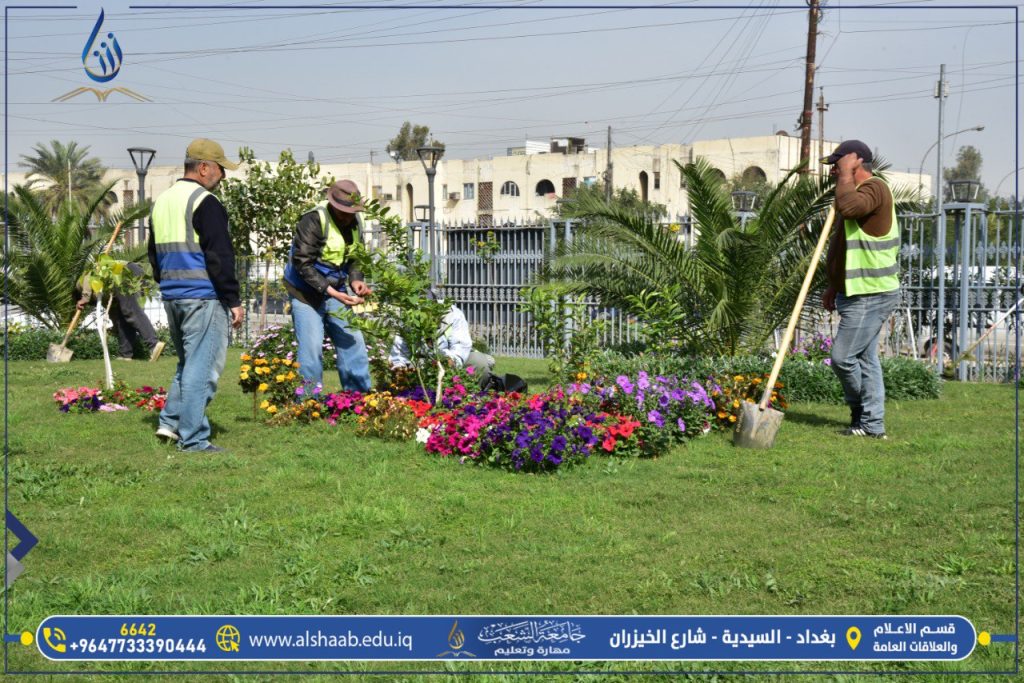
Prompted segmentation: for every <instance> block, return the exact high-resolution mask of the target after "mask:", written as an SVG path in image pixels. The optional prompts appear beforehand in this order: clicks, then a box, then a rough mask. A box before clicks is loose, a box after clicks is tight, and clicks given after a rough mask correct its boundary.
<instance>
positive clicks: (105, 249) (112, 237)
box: [103, 221, 124, 254]
mask: <svg viewBox="0 0 1024 683" xmlns="http://www.w3.org/2000/svg"><path fill="white" fill-rule="evenodd" d="M123 226H124V221H121V222H120V223H118V224H117V225H115V226H114V232H113V233H112V234H111V235H110V239H109V240H108V241H107V246H105V247H103V253H104V254H109V253H110V250H111V249H113V248H114V241H115V240H117V235H118V233H120V232H121V228H122V227H123Z"/></svg>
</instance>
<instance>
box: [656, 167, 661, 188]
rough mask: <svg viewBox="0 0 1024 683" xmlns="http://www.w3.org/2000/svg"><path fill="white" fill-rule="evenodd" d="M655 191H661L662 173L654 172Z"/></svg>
mask: <svg viewBox="0 0 1024 683" xmlns="http://www.w3.org/2000/svg"><path fill="white" fill-rule="evenodd" d="M654 189H655V190H660V189H661V171H655V172H654Z"/></svg>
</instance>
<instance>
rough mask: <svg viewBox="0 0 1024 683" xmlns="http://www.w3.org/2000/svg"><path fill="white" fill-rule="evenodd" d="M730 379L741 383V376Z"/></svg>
mask: <svg viewBox="0 0 1024 683" xmlns="http://www.w3.org/2000/svg"><path fill="white" fill-rule="evenodd" d="M732 379H733V381H734V382H742V381H743V375H736V376H735V377H733V378H732Z"/></svg>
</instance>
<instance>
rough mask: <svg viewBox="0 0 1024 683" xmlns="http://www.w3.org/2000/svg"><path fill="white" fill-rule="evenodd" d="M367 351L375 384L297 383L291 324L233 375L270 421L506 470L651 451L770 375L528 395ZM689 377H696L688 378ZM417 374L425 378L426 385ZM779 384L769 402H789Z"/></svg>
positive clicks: (749, 396)
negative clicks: (416, 445) (343, 427)
mask: <svg viewBox="0 0 1024 683" xmlns="http://www.w3.org/2000/svg"><path fill="white" fill-rule="evenodd" d="M381 356H382V352H381V350H380V349H376V350H375V351H374V353H373V354H371V357H372V364H373V367H374V382H375V386H377V387H379V390H378V391H375V392H371V393H366V394H363V393H360V392H358V391H340V392H337V393H332V394H323V393H322V387H321V386H320V385H316V386H308V385H307V384H304V383H303V382H302V378H301V375H300V374H299V372H298V367H299V366H298V363H297V362H296V361H295V360H294V358H295V350H294V337H293V335H292V333H291V330H290V328H287V327H286V328H277V329H274V330H271V331H270V332H268V334H266V335H264V336H263V337H261V338H259V339H258V340H257V341H256V344H255V346H254V347H253V348H252V349H251V350H250V351H248V352H246V353H244V354H242V356H241V360H242V365H241V368H240V373H239V384H240V385H241V387H242V390H243V391H245V392H251V393H252V394H253V399H254V401H253V410H254V416H257V417H258V416H259V415H260V414H261V412H262V417H263V419H264V420H265V421H266V422H267V423H268V424H271V425H281V424H286V423H290V422H317V421H325V422H327V423H328V424H331V425H337V424H339V423H346V424H350V425H352V427H353V428H354V430H355V432H356V433H357V434H358V435H359V436H372V437H375V438H380V439H387V440H410V439H413V438H415V439H416V440H417V441H418V442H420V443H422V444H423V446H424V449H425V450H426V452H427V453H430V454H432V455H437V456H440V457H452V458H457V459H458V460H459V461H460V462H463V463H467V464H477V465H488V466H493V467H500V468H504V469H507V470H510V471H514V472H548V471H553V470H557V469H561V468H566V467H572V466H575V465H578V464H581V463H583V462H586V461H587V460H588V459H589V458H590V457H591V456H592V455H595V454H596V455H602V456H614V457H651V458H653V457H658V456H661V455H664V454H665V453H667V452H668V451H669V450H670V449H671V448H673V447H674V446H676V445H678V444H682V443H686V442H687V441H689V440H691V439H696V438H700V437H703V436H704V435H706V434H707V433H708V432H710V431H712V430H713V429H716V428H717V429H719V430H723V431H724V430H730V429H732V428H733V427H734V425H735V423H736V421H737V417H738V415H739V412H740V407H741V405H742V404H743V402H753V401H757V400H760V398H761V392H762V391H763V386H764V382H765V381H766V379H767V374H761V373H754V372H741V373H735V374H729V375H725V376H721V375H716V374H708V375H706V376H701V375H692V374H683V373H664V374H652V373H650V372H648V371H646V370H644V369H638V370H635V371H632V372H623V373H618V374H614V375H604V376H599V377H597V378H595V379H593V380H591V381H589V382H588V381H587V380H588V379H589V375H588V373H587V372H584V371H579V372H576V373H575V374H574V378H575V380H576V381H575V382H573V383H571V384H567V385H564V386H555V387H553V388H551V389H550V390H548V391H546V392H543V393H538V394H533V395H529V396H526V395H521V394H518V393H508V394H496V393H491V392H479V391H476V390H475V389H471V388H470V387H471V386H473V387H475V385H476V382H475V378H473V377H472V370H471V369H462V368H457V367H455V366H453V365H448V366H446V367H445V372H444V373H442V375H441V377H442V379H441V384H440V386H438V385H436V384H435V385H433V386H431V385H430V384H429V381H430V380H431V379H432V380H434V381H435V382H436V381H437V377H436V376H435V377H432V378H429V377H425V376H424V377H420V376H417V375H416V373H415V372H413V371H411V370H409V369H406V368H390V367H387V366H386V364H385V363H384V361H383V359H382V357H381ZM694 378H696V379H694ZM420 381H426V382H428V384H427V386H425V387H424V386H423V385H421V384H420ZM782 389H783V383H781V382H779V383H777V384H776V386H775V387H774V388H773V391H772V393H771V401H770V403H771V405H772V407H774V408H776V409H778V410H784V409H785V408H786V407H787V402H786V399H785V398H784V396H783V394H782Z"/></svg>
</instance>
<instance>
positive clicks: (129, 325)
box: [110, 294, 159, 358]
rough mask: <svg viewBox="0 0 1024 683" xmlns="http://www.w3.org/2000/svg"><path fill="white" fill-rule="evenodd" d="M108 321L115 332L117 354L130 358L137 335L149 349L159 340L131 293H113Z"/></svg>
mask: <svg viewBox="0 0 1024 683" xmlns="http://www.w3.org/2000/svg"><path fill="white" fill-rule="evenodd" d="M110 322H112V323H113V324H114V330H115V331H116V332H117V348H118V355H119V356H121V357H122V358H131V357H132V356H134V355H135V338H136V337H138V338H139V339H141V340H142V343H143V344H145V346H146V348H147V349H148V350H150V351H152V350H153V347H154V346H156V344H157V342H158V341H159V340H158V339H157V336H156V330H154V329H153V323H151V322H149V318H148V317H147V316H146V312H145V311H143V310H142V306H139V302H138V300H137V299H136V298H135V296H134V295H132V294H115V295H114V305H113V306H111V307H110Z"/></svg>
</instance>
